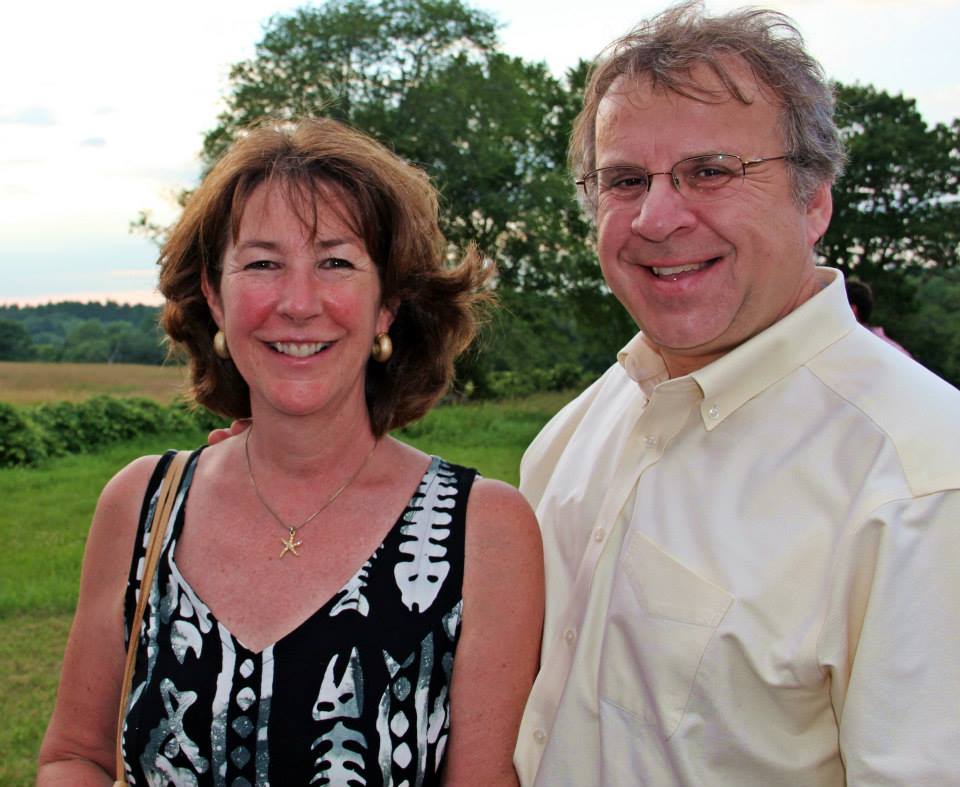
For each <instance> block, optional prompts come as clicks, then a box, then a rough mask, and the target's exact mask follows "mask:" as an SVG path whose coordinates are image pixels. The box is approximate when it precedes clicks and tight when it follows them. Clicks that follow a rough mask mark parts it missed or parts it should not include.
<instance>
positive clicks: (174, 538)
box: [154, 446, 441, 663]
mask: <svg viewBox="0 0 960 787" xmlns="http://www.w3.org/2000/svg"><path fill="white" fill-rule="evenodd" d="M204 447H205V446H204ZM202 451H203V448H200V449H198V450H197V451H196V452H194V455H193V456H192V457H191V458H190V466H189V467H188V472H187V473H184V478H183V484H185V486H183V487H182V498H181V501H180V505H179V509H178V510H177V513H176V519H175V520H174V523H173V527H172V528H171V532H170V543H169V544H167V546H166V548H165V550H164V551H165V552H166V553H167V564H168V565H169V566H170V571H171V573H172V574H173V576H174V578H175V580H176V582H177V583H178V584H179V586H180V589H181V590H184V591H186V592H187V594H188V595H189V597H190V603H191V604H192V605H193V607H194V609H195V610H196V611H197V614H198V615H199V614H201V612H203V613H205V616H206V617H207V618H209V619H210V620H211V621H212V623H213V624H215V625H216V627H217V628H218V629H219V630H220V631H221V632H223V633H224V634H226V638H224V637H221V640H222V641H223V644H224V645H225V646H226V647H228V648H229V649H230V650H231V651H233V652H234V653H237V652H238V651H242V654H243V655H250V656H253V657H255V658H260V659H262V660H263V662H264V663H268V662H270V661H272V660H273V651H274V648H276V647H277V646H278V645H281V644H282V643H283V642H285V641H286V640H288V639H290V638H292V637H293V636H295V635H296V634H297V633H298V632H299V631H300V630H301V629H303V628H305V627H306V626H308V625H309V624H311V623H313V621H314V620H315V619H316V618H317V617H318V616H319V615H321V614H325V613H327V612H328V608H330V607H331V606H332V605H334V604H335V603H337V601H338V599H340V597H341V596H342V594H343V593H344V591H348V589H349V587H350V585H351V584H353V583H354V582H355V581H356V580H357V577H358V575H359V574H361V573H362V572H363V571H364V570H365V569H366V568H367V566H369V565H371V564H372V563H373V561H374V560H375V559H376V558H377V557H378V555H379V554H380V552H381V550H383V549H384V548H385V547H386V546H387V542H388V541H389V540H390V539H391V538H393V537H394V534H395V533H397V532H399V530H400V527H401V525H402V524H403V521H404V516H405V515H406V513H407V511H409V510H410V508H411V504H412V503H413V501H414V498H415V497H417V495H418V493H419V492H420V490H421V489H424V491H425V488H424V487H425V483H424V482H426V481H428V480H429V483H433V480H434V479H435V478H436V477H437V470H438V469H439V467H440V462H441V460H440V458H439V457H437V456H434V455H430V462H429V463H428V465H427V469H426V470H424V472H423V474H422V475H421V476H420V479H419V480H418V481H417V485H416V486H415V487H414V489H413V492H412V493H411V495H410V496H409V497H408V498H407V502H406V503H405V504H404V506H403V510H402V511H401V512H400V514H399V515H398V516H397V517H396V519H395V520H394V521H393V524H392V525H391V526H390V528H389V529H388V530H387V532H386V533H385V534H384V536H383V538H382V539H381V540H380V542H379V543H378V544H377V545H376V546H375V547H374V549H373V551H372V552H371V553H370V554H369V555H368V556H367V558H366V559H365V560H364V561H363V563H361V564H360V565H359V566H358V567H357V570H356V571H354V572H353V573H352V574H351V575H350V576H349V577H348V578H347V580H346V581H345V582H344V583H343V584H342V585H341V586H340V587H339V588H337V589H336V590H335V591H334V592H333V593H332V594H331V595H330V596H329V598H327V599H326V600H325V601H324V602H323V604H321V605H320V606H318V607H317V608H316V609H314V610H313V612H311V613H310V614H309V615H307V617H306V618H304V619H303V620H301V621H300V622H299V623H298V624H296V625H295V626H294V627H293V628H292V629H290V630H289V631H287V632H286V633H285V634H283V635H282V636H280V637H277V638H276V639H275V640H273V641H272V642H270V643H269V644H267V645H264V646H263V647H262V648H261V649H260V650H253V649H251V648H249V647H247V646H246V645H245V644H244V643H243V640H241V639H240V638H239V637H238V636H236V635H235V634H234V633H233V632H232V631H231V630H230V629H229V628H228V627H227V626H226V625H225V624H224V623H223V622H221V620H220V618H219V617H217V615H216V614H215V613H214V612H213V610H212V609H211V608H210V606H209V605H208V604H207V603H206V602H205V601H204V600H203V599H202V598H201V596H200V594H199V593H197V591H196V590H195V589H194V588H193V586H192V585H191V584H190V582H189V581H188V580H187V578H186V577H185V576H184V575H183V574H182V573H181V571H180V568H179V566H177V561H176V551H177V543H178V541H179V538H180V535H181V533H182V532H183V528H184V525H185V520H186V510H187V500H188V498H189V497H190V489H191V487H192V486H193V478H194V471H195V470H196V467H197V463H198V462H199V458H200V453H201V452H202ZM428 485H429V484H428ZM154 582H159V574H157V575H156V576H155V578H154ZM237 646H239V648H238V647H237Z"/></svg>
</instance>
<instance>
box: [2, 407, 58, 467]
mask: <svg viewBox="0 0 960 787" xmlns="http://www.w3.org/2000/svg"><path fill="white" fill-rule="evenodd" d="M46 458H47V448H46V440H45V435H44V434H43V432H42V430H41V429H40V428H39V427H38V426H37V425H36V424H35V423H34V422H33V421H32V420H31V419H30V418H29V417H28V416H27V415H26V414H25V413H24V412H23V411H22V410H20V409H19V408H16V407H14V406H13V405H10V404H6V403H4V402H0V467H13V466H16V465H29V466H33V465H38V464H40V463H41V462H42V461H43V460H44V459H46Z"/></svg>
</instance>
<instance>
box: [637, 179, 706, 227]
mask: <svg viewBox="0 0 960 787" xmlns="http://www.w3.org/2000/svg"><path fill="white" fill-rule="evenodd" d="M657 175H664V176H665V177H663V178H660V180H659V181H657V180H656V179H655V176H657ZM633 210H634V216H633V220H632V222H631V224H630V229H631V230H632V231H633V232H634V233H635V234H637V235H640V236H641V237H643V238H645V239H646V240H649V241H653V242H657V241H663V240H666V239H667V238H669V237H670V236H671V235H672V234H673V233H674V232H676V231H677V230H679V229H683V228H685V227H689V226H692V225H693V224H694V223H695V222H696V216H695V214H694V213H693V212H692V211H691V209H690V204H689V202H688V201H687V199H686V198H685V197H684V196H683V194H681V193H680V191H679V189H678V188H677V185H676V181H675V180H674V178H673V175H672V173H670V172H653V173H651V174H650V183H649V186H648V188H647V191H646V193H645V194H644V195H643V197H641V199H640V200H639V201H638V203H637V204H636V205H635V206H634V208H633Z"/></svg>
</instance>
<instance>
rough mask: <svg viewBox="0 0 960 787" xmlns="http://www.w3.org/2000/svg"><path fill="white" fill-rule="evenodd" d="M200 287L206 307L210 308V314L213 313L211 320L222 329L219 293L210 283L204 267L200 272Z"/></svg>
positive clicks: (221, 306)
mask: <svg viewBox="0 0 960 787" xmlns="http://www.w3.org/2000/svg"><path fill="white" fill-rule="evenodd" d="M200 289H201V290H203V297H204V298H206V300H207V308H208V309H210V314H212V315H213V321H214V322H215V323H216V324H217V327H218V328H220V329H221V330H222V329H223V305H222V304H221V302H220V293H219V292H218V291H217V289H216V288H215V287H214V286H213V285H212V284H211V283H210V278H209V276H208V274H207V270H206V269H204V270H202V271H201V272H200Z"/></svg>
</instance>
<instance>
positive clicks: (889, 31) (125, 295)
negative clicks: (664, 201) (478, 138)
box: [0, 0, 960, 304]
mask: <svg viewBox="0 0 960 787" xmlns="http://www.w3.org/2000/svg"><path fill="white" fill-rule="evenodd" d="M468 2H469V4H470V5H471V6H473V7H474V8H479V9H481V10H484V11H488V12H490V13H492V14H493V15H494V16H495V17H496V18H497V19H498V20H499V21H500V22H501V24H502V25H503V27H502V29H501V33H500V36H501V41H502V49H503V50H504V51H505V52H507V53H509V54H512V55H517V56H520V57H523V58H524V59H526V60H535V61H536V60H542V61H545V62H546V63H547V64H548V65H549V66H550V68H551V70H552V71H553V72H554V73H555V74H557V75H558V76H560V75H562V74H563V73H564V72H565V70H566V69H567V68H568V67H569V66H571V65H573V64H574V63H576V62H577V60H579V59H580V58H587V59H590V58H592V57H593V56H595V55H596V54H597V53H598V52H599V51H600V50H601V49H603V47H604V46H605V45H606V44H607V43H609V42H610V41H611V40H613V39H614V38H616V37H617V36H619V35H621V34H622V33H625V32H627V31H628V30H629V29H630V28H631V27H632V26H633V25H634V24H636V23H637V22H639V21H640V20H641V19H643V18H645V17H648V16H651V15H653V14H655V13H656V12H657V11H659V10H661V9H662V8H664V7H665V5H666V3H665V2H664V0H630V1H627V0H590V2H580V3H572V2H568V3H557V2H556V0H472V1H471V0H468ZM745 4H753V5H766V6H767V7H770V8H775V9H776V10H779V11H783V12H785V13H787V14H788V15H789V16H791V17H792V18H793V19H794V20H795V21H796V22H797V25H798V27H799V29H800V31H801V33H802V34H803V35H804V37H805V39H806V41H807V46H808V49H809V50H810V51H811V52H812V53H813V55H814V56H815V57H817V58H818V59H819V60H820V62H821V63H822V64H823V66H824V69H825V70H826V72H827V74H828V75H829V76H830V77H832V78H834V79H838V80H840V81H841V82H845V83H853V82H859V83H862V84H872V85H874V86H875V87H877V88H879V89H882V90H886V91H888V92H890V93H903V94H904V95H906V96H908V97H910V98H914V99H916V100H917V106H918V108H919V109H920V111H921V113H922V114H923V116H924V118H925V120H926V121H927V122H928V123H929V124H933V123H941V122H942V123H949V122H951V121H952V120H953V119H954V118H956V117H960V48H958V46H957V41H956V36H957V30H960V0H780V1H779V2H777V1H776V0H768V2H766V3H764V2H763V0H753V2H752V3H750V2H749V0H738V1H734V0H707V7H708V9H710V10H712V11H716V12H722V11H726V10H729V9H731V8H735V7H738V6H741V5H745ZM301 5H304V3H303V2H299V3H298V2H287V1H286V0H166V2H164V3H154V2H150V3H147V2H144V0H87V2H84V3H77V2H73V0H32V1H31V2H19V3H15V4H9V5H8V6H7V7H5V10H4V12H3V15H2V22H3V29H4V35H3V43H2V46H0V74H3V75H4V76H3V79H2V82H0V303H21V304H35V303H44V302H48V301H59V300H80V301H89V300H105V299H107V298H109V299H112V300H116V301H120V302H126V303H157V302H158V301H159V296H158V295H157V293H156V290H155V285H156V264H155V261H156V256H157V249H156V246H155V245H154V244H153V243H152V242H151V241H149V240H147V239H145V238H142V237H138V236H135V235H132V234H131V233H130V231H129V225H130V222H131V221H132V220H134V219H136V218H137V215H138V214H139V212H140V211H141V210H146V211H150V213H151V215H152V217H153V219H154V220H157V221H160V222H162V223H169V222H170V221H171V220H172V219H173V218H174V217H175V216H176V213H177V210H176V206H175V203H174V200H173V195H174V194H176V193H177V192H178V191H179V190H180V189H183V188H189V187H192V186H195V185H196V181H197V176H198V173H199V169H200V165H199V158H198V153H199V151H200V147H201V143H202V139H203V135H204V132H206V131H207V130H209V129H211V128H212V127H213V126H214V125H215V124H216V118H217V114H218V112H219V111H221V110H222V108H223V105H222V103H221V102H222V97H223V96H224V94H225V92H226V89H227V86H228V80H227V76H228V73H229V68H230V65H231V64H233V63H236V62H238V61H240V60H244V59H247V58H249V57H251V56H252V55H253V54H254V47H255V44H256V42H257V41H258V40H259V39H260V37H261V34H262V31H263V25H264V23H265V22H266V21H267V20H268V19H269V18H270V17H271V16H273V15H274V14H278V13H279V14H284V13H289V12H290V11H292V10H293V9H294V8H296V7H299V6H301Z"/></svg>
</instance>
